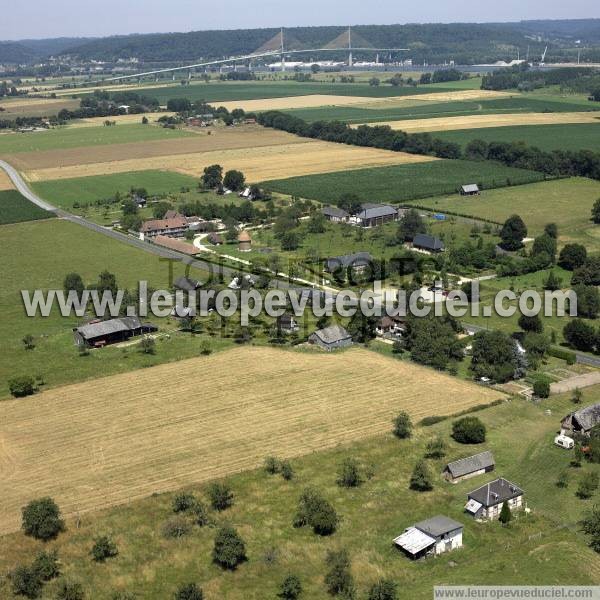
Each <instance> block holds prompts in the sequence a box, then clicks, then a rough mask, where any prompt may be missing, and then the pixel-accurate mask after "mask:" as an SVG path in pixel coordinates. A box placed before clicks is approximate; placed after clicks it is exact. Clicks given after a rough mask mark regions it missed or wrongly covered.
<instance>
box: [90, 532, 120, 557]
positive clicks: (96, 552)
mask: <svg viewBox="0 0 600 600" xmlns="http://www.w3.org/2000/svg"><path fill="white" fill-rule="evenodd" d="M117 554H119V551H118V550H117V545H116V544H115V543H114V542H113V540H112V539H111V538H110V537H109V536H107V535H103V536H101V537H99V538H98V539H96V540H95V541H94V545H93V546H92V558H93V559H94V560H95V561H96V562H104V561H105V560H106V559H107V558H112V557H113V556H117Z"/></svg>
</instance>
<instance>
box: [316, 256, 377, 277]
mask: <svg viewBox="0 0 600 600" xmlns="http://www.w3.org/2000/svg"><path fill="white" fill-rule="evenodd" d="M372 260H373V259H372V257H371V255H370V254H369V253H368V252H356V253H355V254H345V255H343V256H335V257H333V258H328V259H327V261H326V262H325V268H326V269H327V271H329V272H330V273H331V272H333V271H335V270H336V269H340V268H342V269H347V268H348V267H350V266H351V267H354V268H364V267H367V266H368V265H369V264H371V261H372Z"/></svg>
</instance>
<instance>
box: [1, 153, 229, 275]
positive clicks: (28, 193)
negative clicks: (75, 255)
mask: <svg viewBox="0 0 600 600" xmlns="http://www.w3.org/2000/svg"><path fill="white" fill-rule="evenodd" d="M0 169H2V170H3V171H5V172H6V174H7V175H8V176H9V177H10V179H11V181H12V182H13V184H14V186H15V187H16V188H17V190H18V191H19V192H20V193H21V194H22V195H23V196H25V198H27V200H29V201H30V202H33V204H35V205H37V206H39V207H40V208H42V209H43V210H47V211H49V212H53V213H54V214H55V215H56V216H57V217H59V218H60V219H64V220H65V221H71V222H72V223H75V224H77V225H80V226H81V227H85V228H87V229H91V230H92V231H95V232H96V233H100V234H102V235H106V236H108V237H110V238H113V239H114V240H118V241H119V242H123V243H124V244H129V245H130V246H134V247H135V248H139V249H140V250H143V251H144V252H148V253H150V254H154V255H155V256H159V257H161V258H165V259H170V260H175V261H178V262H182V263H184V264H186V265H189V266H190V267H192V268H194V269H198V270H200V271H205V272H206V273H211V274H212V275H216V276H218V275H219V274H220V273H222V274H223V277H234V276H235V275H237V272H236V271H235V270H233V269H230V268H228V267H223V266H219V265H215V264H213V263H209V262H206V261H203V260H197V259H195V258H190V257H186V256H183V255H182V254H179V253H178V252H174V251H172V250H168V249H167V248H161V247H160V246H156V245H155V244H150V243H148V242H144V241H142V240H140V239H137V238H135V237H132V236H130V235H126V234H124V233H120V232H119V231H114V230H113V229H110V228H108V227H102V226H101V225H97V224H96V223H93V222H92V221H88V220H87V219H84V218H83V217H78V216H77V215H73V214H71V213H69V212H66V211H64V210H62V209H60V208H57V207H56V206H52V204H49V203H48V202H46V201H45V200H43V199H42V198H40V197H39V196H38V195H37V194H36V193H35V192H34V191H33V190H32V189H31V188H30V187H29V186H28V185H27V183H26V182H25V181H24V179H23V178H22V177H21V174H20V173H19V172H18V171H17V170H16V169H15V168H14V167H13V166H11V165H10V164H8V163H7V162H5V161H3V160H0Z"/></svg>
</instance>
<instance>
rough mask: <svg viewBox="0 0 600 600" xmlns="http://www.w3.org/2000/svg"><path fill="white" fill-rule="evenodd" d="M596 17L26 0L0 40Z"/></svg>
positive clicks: (461, 5) (267, 1) (587, 1)
mask: <svg viewBox="0 0 600 600" xmlns="http://www.w3.org/2000/svg"><path fill="white" fill-rule="evenodd" d="M592 17H596V18H598V17H600V2H598V0H570V1H569V2H568V3H567V2H564V1H562V0H561V2H558V0H503V1H502V2H498V1H493V0H460V1H458V2H456V1H455V2H450V1H449V0H429V1H428V2H407V1H404V2H401V1H398V0H378V1H377V2H366V1H365V0H302V1H301V2H289V1H282V0H255V2H248V1H247V0H221V1H218V0H217V1H216V2H215V0H213V1H212V2H206V1H198V0H169V2H165V1H164V0H143V1H141V0H102V1H100V2H98V1H97V0H52V1H51V2H50V1H49V0H27V1H21V2H11V3H10V7H9V9H8V10H3V11H2V19H1V20H0V40H18V39H28V38H51V37H63V36H66V37H100V36H107V35H117V34H128V33H151V32H166V31H198V30H204V29H238V28H259V27H279V26H284V27H293V26H306V25H346V24H352V25H366V24H392V23H432V22H436V23H451V22H458V21H461V22H486V21H487V22H489V21H519V20H522V19H567V18H568V19H577V18H592Z"/></svg>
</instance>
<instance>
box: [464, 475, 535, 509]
mask: <svg viewBox="0 0 600 600" xmlns="http://www.w3.org/2000/svg"><path fill="white" fill-rule="evenodd" d="M523 494H524V492H523V490H522V489H521V488H519V487H518V486H516V485H515V484H514V483H511V482H510V481H508V480H507V479H504V478H502V477H500V478H499V479H495V480H494V481H490V482H489V483H486V484H485V485H483V486H481V487H480V488H477V489H476V490H473V491H472V492H471V493H470V494H469V495H468V497H469V499H472V500H476V501H477V502H479V503H480V504H482V505H483V506H485V507H486V508H487V507H488V506H495V505H496V504H501V503H503V502H504V501H505V500H510V499H512V498H516V497H517V496H522V495H523Z"/></svg>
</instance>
